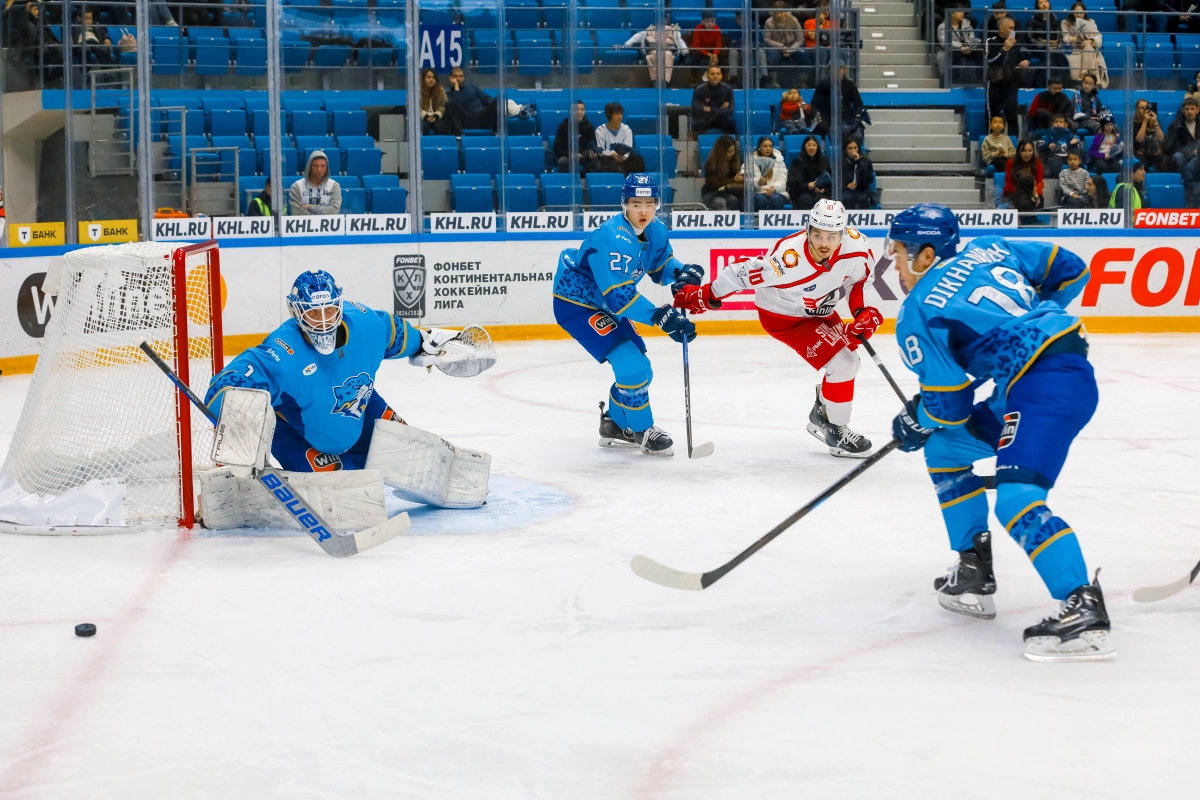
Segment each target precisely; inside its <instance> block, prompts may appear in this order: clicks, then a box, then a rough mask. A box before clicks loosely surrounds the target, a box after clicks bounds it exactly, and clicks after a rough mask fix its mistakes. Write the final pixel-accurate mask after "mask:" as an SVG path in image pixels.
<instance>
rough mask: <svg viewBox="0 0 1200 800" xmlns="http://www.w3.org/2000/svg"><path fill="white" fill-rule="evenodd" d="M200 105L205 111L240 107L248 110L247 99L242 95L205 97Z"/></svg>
mask: <svg viewBox="0 0 1200 800" xmlns="http://www.w3.org/2000/svg"><path fill="white" fill-rule="evenodd" d="M200 106H201V107H202V108H203V109H204V110H205V111H212V110H213V109H214V108H238V109H241V110H243V111H245V110H246V101H245V99H244V98H241V97H205V98H203V99H202V100H201V101H200Z"/></svg>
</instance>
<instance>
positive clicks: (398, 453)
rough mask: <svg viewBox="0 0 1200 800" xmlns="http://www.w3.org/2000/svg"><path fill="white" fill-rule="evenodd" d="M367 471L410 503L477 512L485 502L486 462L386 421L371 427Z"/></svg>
mask: <svg viewBox="0 0 1200 800" xmlns="http://www.w3.org/2000/svg"><path fill="white" fill-rule="evenodd" d="M367 468H368V469H377V470H380V471H381V472H382V473H383V482H384V483H386V484H387V485H388V486H391V487H393V488H394V489H395V490H396V494H398V495H399V496H400V497H403V498H404V499H405V500H409V501H411V502H414V503H425V504H427V505H431V506H440V507H442V508H477V507H478V506H481V505H483V501H484V500H485V499H486V498H487V492H488V478H489V477H490V475H491V470H492V457H491V456H490V455H488V454H487V453H484V452H482V451H479V450H470V449H468V448H465V447H455V446H454V445H452V444H450V443H449V442H447V441H446V440H445V439H443V438H442V437H440V436H438V435H437V434H436V433H430V432H429V431H423V430H421V429H420V428H416V427H413V426H412V425H404V424H400V423H396V422H393V421H390V420H382V419H381V420H377V421H376V422H375V431H374V436H373V437H372V439H371V451H370V453H368V455H367Z"/></svg>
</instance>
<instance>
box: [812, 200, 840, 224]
mask: <svg viewBox="0 0 1200 800" xmlns="http://www.w3.org/2000/svg"><path fill="white" fill-rule="evenodd" d="M808 227H810V228H817V229H819V230H823V231H844V230H846V207H845V206H843V205H842V204H841V203H839V202H838V201H837V200H818V201H817V204H816V205H815V206H813V207H812V211H810V212H808Z"/></svg>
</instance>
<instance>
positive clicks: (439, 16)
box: [401, 0, 495, 25]
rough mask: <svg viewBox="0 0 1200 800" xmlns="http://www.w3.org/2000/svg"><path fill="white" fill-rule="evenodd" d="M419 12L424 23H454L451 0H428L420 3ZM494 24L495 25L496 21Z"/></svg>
mask: <svg viewBox="0 0 1200 800" xmlns="http://www.w3.org/2000/svg"><path fill="white" fill-rule="evenodd" d="M401 13H403V11H402V12H401ZM419 13H420V15H421V24H422V25H453V24H454V7H453V5H452V4H451V3H449V2H430V0H426V1H425V2H422V3H420V11H419ZM401 21H403V17H401ZM492 24H493V25H495V22H493V23H492Z"/></svg>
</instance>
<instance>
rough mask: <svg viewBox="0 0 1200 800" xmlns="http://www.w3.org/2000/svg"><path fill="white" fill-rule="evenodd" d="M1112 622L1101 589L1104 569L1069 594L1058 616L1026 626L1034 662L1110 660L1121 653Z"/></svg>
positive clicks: (1028, 654)
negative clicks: (1114, 636)
mask: <svg viewBox="0 0 1200 800" xmlns="http://www.w3.org/2000/svg"><path fill="white" fill-rule="evenodd" d="M1111 631H1112V623H1111V622H1109V619H1108V609H1107V608H1105V606H1104V593H1103V592H1101V591H1100V570H1096V577H1095V578H1093V579H1092V582H1091V583H1089V584H1084V585H1083V586H1080V587H1079V588H1078V589H1076V590H1075V591H1073V592H1071V594H1069V595H1068V596H1067V599H1066V600H1064V601H1063V604H1062V608H1061V609H1059V612H1058V614H1057V615H1056V616H1053V617H1047V618H1046V619H1044V620H1042V621H1041V622H1039V623H1038V624H1036V625H1032V626H1030V627H1028V628H1026V629H1025V657H1026V658H1028V659H1029V660H1030V661H1107V660H1108V659H1110V658H1114V657H1116V655H1117V649H1116V647H1115V646H1114V644H1113V642H1112V635H1111Z"/></svg>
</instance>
